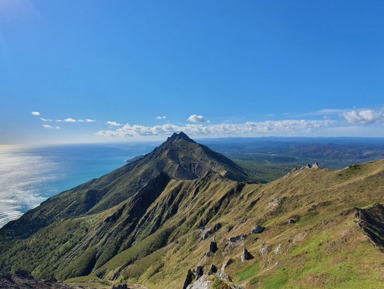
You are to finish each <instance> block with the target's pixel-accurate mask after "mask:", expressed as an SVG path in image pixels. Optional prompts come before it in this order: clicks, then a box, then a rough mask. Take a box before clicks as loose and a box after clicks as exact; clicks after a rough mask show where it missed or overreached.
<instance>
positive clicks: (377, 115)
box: [342, 109, 384, 124]
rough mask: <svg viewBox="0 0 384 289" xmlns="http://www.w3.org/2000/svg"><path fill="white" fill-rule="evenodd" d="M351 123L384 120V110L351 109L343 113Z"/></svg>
mask: <svg viewBox="0 0 384 289" xmlns="http://www.w3.org/2000/svg"><path fill="white" fill-rule="evenodd" d="M342 116H344V118H345V119H346V120H347V121H348V122H349V123H354V124H367V123H374V122H382V121H384V115H383V111H382V109H381V110H376V111H375V110H372V109H360V110H351V111H348V112H345V113H343V114H342Z"/></svg>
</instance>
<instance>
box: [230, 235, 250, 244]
mask: <svg viewBox="0 0 384 289" xmlns="http://www.w3.org/2000/svg"><path fill="white" fill-rule="evenodd" d="M246 238H247V235H246V234H242V235H238V236H235V237H231V238H229V242H231V243H235V242H237V241H240V240H245V239H246Z"/></svg>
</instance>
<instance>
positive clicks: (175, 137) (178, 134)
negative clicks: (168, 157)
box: [166, 131, 195, 143]
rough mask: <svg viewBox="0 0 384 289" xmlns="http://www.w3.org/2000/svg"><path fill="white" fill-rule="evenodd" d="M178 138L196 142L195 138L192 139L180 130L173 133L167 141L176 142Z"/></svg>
mask: <svg viewBox="0 0 384 289" xmlns="http://www.w3.org/2000/svg"><path fill="white" fill-rule="evenodd" d="M177 140H185V141H189V142H193V143H194V142H195V141H194V140H192V139H190V138H189V136H187V135H186V134H185V133H184V132H182V131H181V132H180V133H176V132H175V133H174V134H173V135H171V136H170V137H168V139H167V141H166V142H174V141H177Z"/></svg>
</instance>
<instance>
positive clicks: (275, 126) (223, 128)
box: [97, 120, 335, 137]
mask: <svg viewBox="0 0 384 289" xmlns="http://www.w3.org/2000/svg"><path fill="white" fill-rule="evenodd" d="M334 125H335V121H332V120H312V121H306V120H282V121H265V122H246V123H240V124H228V123H222V124H214V125H202V124H186V125H182V126H178V125H173V124H164V125H156V126H152V127H151V126H143V125H137V124H135V125H130V124H126V125H124V126H123V127H121V128H118V129H116V130H102V131H99V132H98V133H97V135H99V136H106V137H136V136H159V135H169V134H171V133H173V132H180V131H183V132H185V133H187V134H190V135H194V136H196V135H197V136H209V137H211V136H214V137H224V136H249V137H252V136H253V137H255V136H265V135H280V136H291V135H305V134H308V132H312V131H314V130H317V129H320V128H325V127H331V126H334Z"/></svg>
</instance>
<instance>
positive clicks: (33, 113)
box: [31, 111, 40, 116]
mask: <svg viewBox="0 0 384 289" xmlns="http://www.w3.org/2000/svg"><path fill="white" fill-rule="evenodd" d="M31 114H32V115H36V116H39V115H40V112H38V111H32V112H31Z"/></svg>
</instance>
